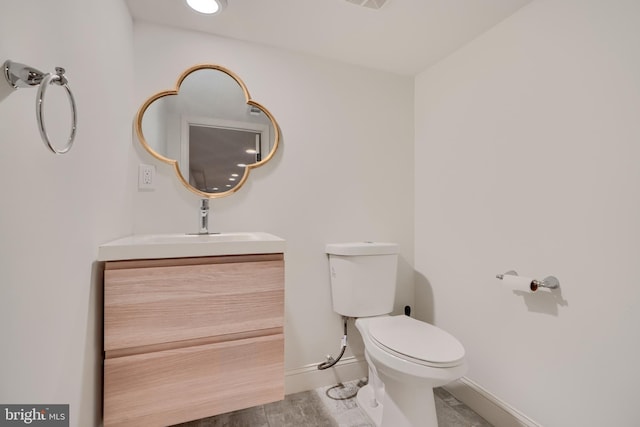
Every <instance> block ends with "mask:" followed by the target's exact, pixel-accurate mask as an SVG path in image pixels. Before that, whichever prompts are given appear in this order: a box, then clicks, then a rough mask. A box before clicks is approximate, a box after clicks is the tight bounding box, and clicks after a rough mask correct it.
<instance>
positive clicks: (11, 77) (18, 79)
mask: <svg viewBox="0 0 640 427" xmlns="http://www.w3.org/2000/svg"><path fill="white" fill-rule="evenodd" d="M3 69H4V77H5V79H6V80H7V83H9V85H11V87H13V88H14V89H18V88H28V87H35V86H38V94H37V96H36V119H37V121H38V130H39V131H40V136H41V137H42V141H43V142H44V144H45V146H46V147H47V148H48V149H49V150H51V152H53V153H54V154H65V153H67V152H68V151H69V150H70V149H71V146H72V145H73V141H74V139H75V136H76V128H77V121H78V115H77V112H76V102H75V99H74V98H73V93H72V92H71V89H70V88H69V84H68V83H69V81H68V80H67V78H66V77H65V75H64V73H65V70H64V68H62V67H56V73H55V74H52V73H47V74H45V73H43V72H42V71H40V70H38V69H36V68H33V67H31V66H29V65H24V64H20V63H17V62H13V61H11V60H6V61H5V62H4V65H3ZM52 83H54V84H56V85H58V86H62V87H63V88H64V89H65V91H66V93H67V97H68V98H69V104H70V107H71V132H70V133H69V137H68V139H67V143H66V145H65V146H64V147H63V148H62V149H57V148H55V147H54V146H53V144H52V143H51V140H50V138H49V135H48V134H47V129H46V127H45V124H44V112H43V106H44V100H45V94H46V91H47V88H48V87H49V85H50V84H52Z"/></svg>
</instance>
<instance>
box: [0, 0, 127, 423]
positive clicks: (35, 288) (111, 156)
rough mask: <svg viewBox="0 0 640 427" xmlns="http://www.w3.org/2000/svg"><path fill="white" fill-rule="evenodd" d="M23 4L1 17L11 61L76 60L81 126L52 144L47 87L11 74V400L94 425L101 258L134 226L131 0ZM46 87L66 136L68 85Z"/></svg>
mask: <svg viewBox="0 0 640 427" xmlns="http://www.w3.org/2000/svg"><path fill="white" fill-rule="evenodd" d="M19 3H20V2H13V3H12V4H11V5H9V4H6V5H3V12H2V13H1V14H0V62H4V60H5V59H12V60H14V61H18V62H23V63H26V64H29V65H32V66H34V67H36V68H39V69H41V70H43V71H46V72H52V71H53V70H54V67H55V66H57V65H60V66H63V67H65V68H66V70H67V76H68V78H69V84H70V86H71V88H72V90H73V93H74V95H75V98H76V103H77V107H78V132H77V137H76V142H75V146H74V148H73V149H72V150H71V152H70V153H68V154H66V155H63V156H56V155H53V154H52V153H50V152H49V151H48V150H47V149H45V147H44V145H43V143H42V141H41V139H40V135H39V133H38V129H37V127H36V119H35V108H34V107H35V99H36V89H32V88H29V89H20V90H17V91H15V92H12V91H9V89H8V85H6V84H5V81H4V78H0V87H1V89H0V150H1V151H2V154H0V181H1V182H2V183H3V185H2V208H1V209H0V341H1V342H2V345H1V347H2V350H1V351H0V402H2V403H3V404H6V403H20V404H29V403H33V404H47V403H68V404H70V409H71V425H72V426H92V425H97V424H98V423H99V419H100V417H101V404H100V401H101V387H102V383H101V372H102V370H101V368H102V364H101V362H102V355H101V340H102V318H101V316H102V310H101V301H102V288H101V286H100V282H99V280H97V278H98V275H99V269H98V268H97V266H96V263H95V261H94V260H95V259H96V255H97V247H98V245H99V244H101V243H103V242H105V241H108V240H111V239H114V238H116V237H118V236H122V235H126V234H130V233H131V231H132V227H133V224H132V223H133V221H132V206H133V204H132V191H131V190H130V189H131V188H132V184H131V182H132V179H131V176H130V172H131V170H132V167H131V164H130V162H131V158H132V156H133V149H132V143H131V117H132V114H133V108H132V105H133V104H132V98H131V92H132V86H131V82H132V79H133V77H132V67H133V66H132V23H131V19H130V18H129V15H128V12H127V9H126V6H125V5H124V2H122V1H112V0H61V1H57V2H51V1H48V0H36V1H34V2H31V3H29V5H28V6H27V5H24V4H21V3H20V4H19ZM11 92H12V93H11ZM46 96H47V98H46V100H47V103H46V104H45V114H46V118H47V125H48V127H49V130H50V131H51V136H52V139H54V140H55V141H58V140H59V139H61V138H62V139H64V138H66V136H67V135H68V132H69V128H68V123H69V122H70V116H69V113H68V109H69V107H68V106H67V105H65V104H61V105H63V107H62V113H60V114H56V112H55V111H54V110H53V109H52V108H50V105H56V104H55V103H56V100H58V101H64V102H66V100H65V97H64V91H63V90H62V89H60V88H58V87H55V86H51V87H50V88H49V90H48V91H47V95H46ZM49 102H51V104H49ZM56 122H61V123H63V124H64V126H62V127H58V126H57V125H56Z"/></svg>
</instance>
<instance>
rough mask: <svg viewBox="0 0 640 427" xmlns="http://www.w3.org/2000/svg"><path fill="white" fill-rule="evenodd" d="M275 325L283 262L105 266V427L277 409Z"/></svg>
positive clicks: (280, 371) (279, 362) (240, 259)
mask: <svg viewBox="0 0 640 427" xmlns="http://www.w3.org/2000/svg"><path fill="white" fill-rule="evenodd" d="M283 324H284V257H283V254H262V255H232V256H215V257H197V258H176V259H154V260H130V261H109V262H106V263H105V271H104V350H105V360H104V408H103V409H104V425H105V427H108V426H168V425H173V424H177V423H181V422H186V421H190V420H195V419H200V418H205V417H209V416H213V415H217V414H221V413H225V412H229V411H234V410H238V409H243V408H247V407H251V406H255V405H261V404H265V403H269V402H274V401H277V400H281V399H283V398H284V335H283Z"/></svg>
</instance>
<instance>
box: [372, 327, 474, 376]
mask: <svg viewBox="0 0 640 427" xmlns="http://www.w3.org/2000/svg"><path fill="white" fill-rule="evenodd" d="M368 330H369V335H370V337H371V339H372V341H373V342H374V343H375V344H376V345H377V346H378V347H379V348H381V349H382V350H384V351H386V352H388V353H391V354H393V355H395V356H397V357H400V358H402V359H406V360H409V361H412V362H414V363H418V364H421V365H426V366H431V367H436V368H450V367H454V366H458V365H460V364H461V363H462V362H463V359H464V354H465V352H464V347H463V346H462V344H460V342H459V341H458V340H457V339H456V338H455V337H454V336H453V335H451V334H449V333H447V332H445V331H443V330H442V329H440V328H438V327H436V326H433V325H430V324H429V323H425V322H421V321H419V320H416V319H413V318H411V317H408V316H385V317H379V318H372V319H370V320H369V322H368Z"/></svg>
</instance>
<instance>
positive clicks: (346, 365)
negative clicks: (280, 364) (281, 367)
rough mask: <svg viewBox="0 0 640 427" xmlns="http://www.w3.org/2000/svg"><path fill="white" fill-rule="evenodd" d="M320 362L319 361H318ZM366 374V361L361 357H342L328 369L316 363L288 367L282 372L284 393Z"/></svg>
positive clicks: (353, 378)
mask: <svg viewBox="0 0 640 427" xmlns="http://www.w3.org/2000/svg"><path fill="white" fill-rule="evenodd" d="M318 363H320V362H318ZM366 376H367V362H366V361H365V360H364V358H363V357H355V356H349V357H343V358H342V359H340V361H339V362H338V363H336V364H335V365H334V366H333V367H331V368H329V369H323V370H319V369H318V364H312V365H306V366H303V367H301V368H296V369H289V370H286V371H285V373H284V390H285V394H292V393H298V392H301V391H307V390H313V389H316V388H318V387H325V386H329V385H333V384H337V383H340V382H346V381H352V380H356V379H359V378H364V377H366Z"/></svg>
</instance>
